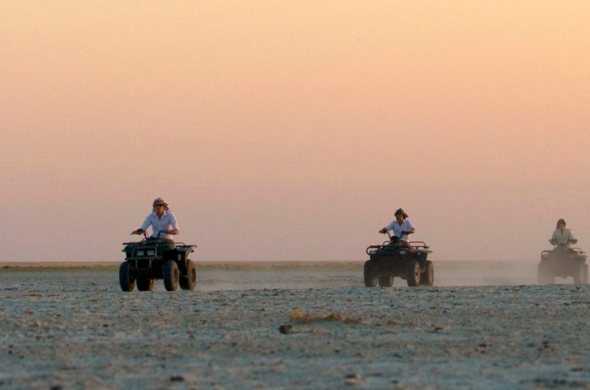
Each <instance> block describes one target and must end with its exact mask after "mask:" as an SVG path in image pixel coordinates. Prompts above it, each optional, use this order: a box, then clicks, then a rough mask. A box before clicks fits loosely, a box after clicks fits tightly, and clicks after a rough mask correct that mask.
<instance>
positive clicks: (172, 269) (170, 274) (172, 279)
mask: <svg viewBox="0 0 590 390" xmlns="http://www.w3.org/2000/svg"><path fill="white" fill-rule="evenodd" d="M162 274H163V276H164V287H165V288H166V291H176V290H178V280H179V279H180V271H179V270H178V265H177V264H176V262H175V261H174V260H168V261H167V262H166V263H165V264H164V270H163V272H162Z"/></svg>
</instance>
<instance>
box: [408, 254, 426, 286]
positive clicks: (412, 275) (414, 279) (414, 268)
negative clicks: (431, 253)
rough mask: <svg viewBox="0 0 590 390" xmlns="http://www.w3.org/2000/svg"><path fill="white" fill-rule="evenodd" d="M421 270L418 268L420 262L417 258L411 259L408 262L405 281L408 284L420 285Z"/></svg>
mask: <svg viewBox="0 0 590 390" xmlns="http://www.w3.org/2000/svg"><path fill="white" fill-rule="evenodd" d="M421 274H422V272H421V270H420V263H419V262H418V260H412V261H410V263H409V264H408V273H407V279H406V280H407V282H408V286H410V287H416V286H418V285H420V276H421Z"/></svg>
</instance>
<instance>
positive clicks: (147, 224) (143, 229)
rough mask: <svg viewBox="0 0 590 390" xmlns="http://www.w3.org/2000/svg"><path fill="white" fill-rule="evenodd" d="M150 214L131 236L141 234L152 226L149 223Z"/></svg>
mask: <svg viewBox="0 0 590 390" xmlns="http://www.w3.org/2000/svg"><path fill="white" fill-rule="evenodd" d="M151 216H152V215H151V214H150V215H148V216H147V218H146V219H145V221H143V223H142V224H141V227H140V228H139V229H137V230H135V231H134V232H133V233H131V234H142V233H143V232H145V231H146V229H147V228H148V227H150V225H151V224H152V222H151Z"/></svg>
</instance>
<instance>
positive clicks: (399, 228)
mask: <svg viewBox="0 0 590 390" xmlns="http://www.w3.org/2000/svg"><path fill="white" fill-rule="evenodd" d="M413 228H414V225H412V222H410V220H409V219H404V222H402V224H401V225H400V224H399V223H397V220H394V221H393V222H392V223H390V224H389V225H387V226H386V227H385V229H387V231H389V230H393V235H394V236H395V237H399V239H400V240H402V241H408V235H407V234H402V232H407V231H408V230H412V229H413Z"/></svg>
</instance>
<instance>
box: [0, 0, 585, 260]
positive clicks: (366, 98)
mask: <svg viewBox="0 0 590 390" xmlns="http://www.w3.org/2000/svg"><path fill="white" fill-rule="evenodd" d="M588 20H590V2H589V1H586V0H578V1H576V0H571V1H564V2H558V1H553V0H551V1H549V0H509V1H504V0H498V1H474V0H448V1H444V2H441V1H435V0H432V1H424V0H418V1H414V0H413V1H395V0H388V1H377V0H358V1H350V0H343V1H338V2H335V1H332V0H313V1H305V0H298V1H274V0H273V1H269V0H257V1H250V0H247V1H246V0H234V1H224V0H214V1H213V0H211V1H209V0H202V1H182V0H178V1H174V2H170V1H158V0H153V1H149V2H145V1H131V0H130V1H113V0H101V1H98V0H97V1H92V0H91V1H84V2H80V1H77V0H36V1H20V0H2V1H0V58H2V60H1V61H0V145H1V147H2V152H1V153H0V202H1V203H2V206H3V207H2V218H1V221H2V223H1V224H0V235H1V236H2V237H3V238H4V245H2V246H1V247H0V261H119V260H122V259H123V258H124V255H123V253H121V252H120V250H121V249H122V246H121V243H122V242H124V241H128V240H130V239H133V238H132V237H130V236H129V233H130V232H131V231H132V230H134V229H137V228H138V227H139V226H140V225H141V223H142V222H143V220H144V219H145V217H146V216H147V214H148V213H150V212H151V203H152V201H153V199H154V198H156V197H163V198H164V199H165V200H166V201H167V202H168V203H169V204H170V207H171V211H172V212H174V214H175V215H176V217H177V219H178V223H179V227H180V235H178V236H177V240H179V241H183V242H186V243H191V244H198V246H199V247H198V249H197V253H196V254H195V255H193V257H194V259H195V260H197V261H199V260H209V261H222V260H245V261H246V260H247V261H252V260H265V261H283V260H314V261H328V260H362V259H365V258H366V255H365V248H366V247H367V246H368V245H371V244H377V243H380V242H382V241H383V240H384V236H383V235H380V234H378V230H380V229H381V228H382V227H384V226H385V225H387V224H388V223H389V222H391V221H392V220H393V218H394V215H393V214H394V212H395V210H396V209H398V208H400V207H403V208H404V209H405V210H406V212H407V213H408V214H409V216H410V220H411V221H412V223H413V224H414V225H415V227H416V234H415V235H414V236H413V237H412V239H415V240H424V241H426V242H427V243H428V244H429V245H430V246H431V249H432V250H433V251H434V253H433V254H432V258H433V259H434V260H482V261H483V260H523V261H525V260H535V259H538V257H539V254H540V252H541V251H542V250H544V249H549V248H550V245H549V243H548V239H549V238H550V237H551V234H552V232H553V230H554V228H555V224H556V221H557V219H559V218H565V219H566V221H567V223H568V228H571V229H572V232H573V234H574V236H576V238H579V240H580V242H579V245H580V246H581V247H582V248H586V249H587V250H590V207H589V199H590V184H589V179H590V71H589V69H590V50H588V48H589V47H590V24H589V23H588ZM135 237H136V236H135Z"/></svg>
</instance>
